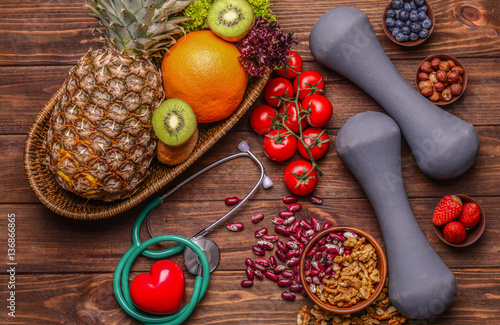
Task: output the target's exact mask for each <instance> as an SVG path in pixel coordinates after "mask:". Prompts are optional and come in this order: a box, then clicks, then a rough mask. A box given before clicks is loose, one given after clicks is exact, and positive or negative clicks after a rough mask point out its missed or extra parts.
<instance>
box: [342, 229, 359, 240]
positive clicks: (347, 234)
mask: <svg viewBox="0 0 500 325" xmlns="http://www.w3.org/2000/svg"><path fill="white" fill-rule="evenodd" d="M342 235H343V236H344V237H345V238H347V237H354V238H356V239H358V238H359V235H358V234H357V233H355V232H352V231H344V233H343V234H342Z"/></svg>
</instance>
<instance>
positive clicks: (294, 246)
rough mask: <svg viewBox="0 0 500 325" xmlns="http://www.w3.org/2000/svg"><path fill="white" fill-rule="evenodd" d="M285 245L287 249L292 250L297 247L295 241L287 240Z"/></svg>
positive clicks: (297, 244)
mask: <svg viewBox="0 0 500 325" xmlns="http://www.w3.org/2000/svg"><path fill="white" fill-rule="evenodd" d="M285 246H286V247H287V248H288V249H293V250H297V249H299V243H298V242H296V241H290V240H289V241H288V242H287V243H286V244H285Z"/></svg>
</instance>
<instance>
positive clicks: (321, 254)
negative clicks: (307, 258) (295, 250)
mask: <svg viewBox="0 0 500 325" xmlns="http://www.w3.org/2000/svg"><path fill="white" fill-rule="evenodd" d="M322 257H323V252H322V251H317V252H316V253H314V259H316V260H319V259H320V258H322Z"/></svg>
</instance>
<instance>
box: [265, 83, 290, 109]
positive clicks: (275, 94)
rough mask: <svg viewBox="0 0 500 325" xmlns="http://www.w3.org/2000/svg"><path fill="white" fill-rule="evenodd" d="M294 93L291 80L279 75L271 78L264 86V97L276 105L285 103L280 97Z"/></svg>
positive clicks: (270, 103) (269, 102) (272, 104)
mask: <svg viewBox="0 0 500 325" xmlns="http://www.w3.org/2000/svg"><path fill="white" fill-rule="evenodd" d="M293 95H294V92H293V86H292V83H291V82H290V80H288V79H285V78H282V77H278V78H273V79H271V80H269V81H268V82H267V84H266V86H265V87H264V99H265V100H266V103H268V104H269V105H271V106H274V107H280V106H282V105H283V100H282V99H281V98H280V97H290V98H292V97H293Z"/></svg>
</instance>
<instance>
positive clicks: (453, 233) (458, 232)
mask: <svg viewBox="0 0 500 325" xmlns="http://www.w3.org/2000/svg"><path fill="white" fill-rule="evenodd" d="M443 235H444V238H445V239H446V240H447V241H449V242H450V243H454V244H458V243H461V242H463V241H464V239H465V236H466V235H467V231H466V230H465V227H464V225H462V224H461V223H460V222H458V221H451V222H449V223H447V224H446V226H444V229H443Z"/></svg>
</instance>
